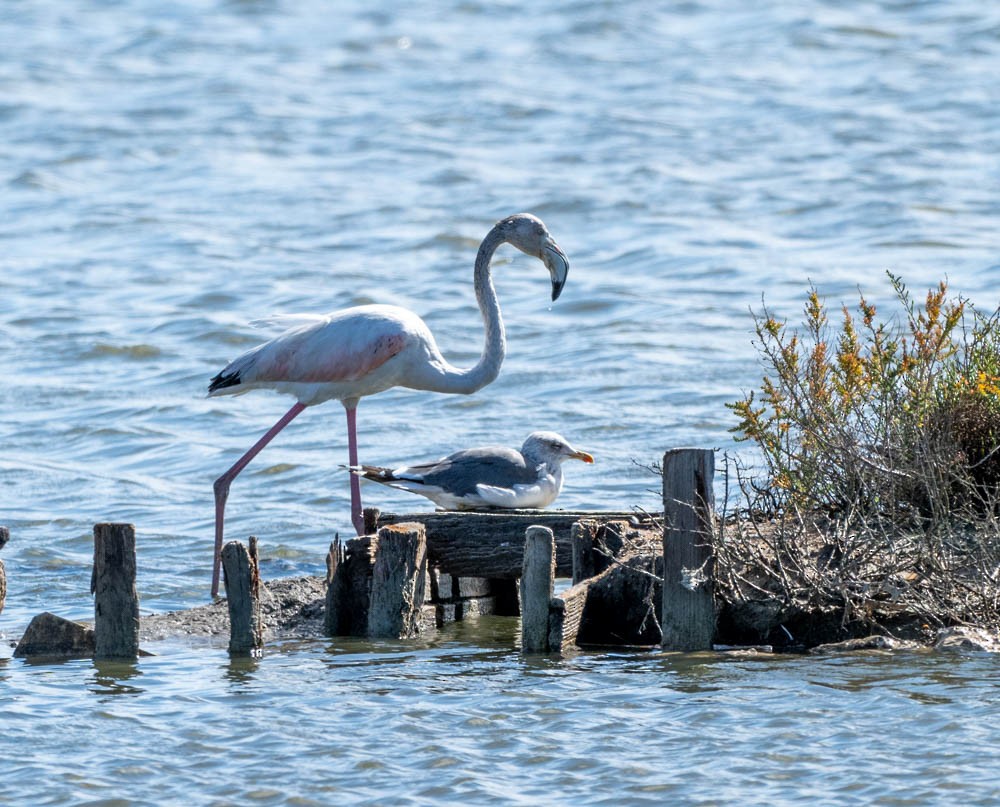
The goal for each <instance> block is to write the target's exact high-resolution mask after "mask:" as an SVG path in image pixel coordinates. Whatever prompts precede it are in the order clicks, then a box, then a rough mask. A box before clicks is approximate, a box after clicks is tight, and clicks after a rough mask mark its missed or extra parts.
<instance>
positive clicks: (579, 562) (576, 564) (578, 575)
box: [569, 521, 598, 585]
mask: <svg viewBox="0 0 1000 807" xmlns="http://www.w3.org/2000/svg"><path fill="white" fill-rule="evenodd" d="M597 527H598V525H597V522H595V521H574V522H573V526H572V527H571V528H570V531H569V542H570V549H571V550H572V553H573V585H576V584H577V583H579V582H581V581H582V580H586V579H587V578H588V577H593V576H594V574H595V572H594V537H595V536H596V535H597Z"/></svg>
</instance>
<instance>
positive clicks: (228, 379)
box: [208, 373, 241, 392]
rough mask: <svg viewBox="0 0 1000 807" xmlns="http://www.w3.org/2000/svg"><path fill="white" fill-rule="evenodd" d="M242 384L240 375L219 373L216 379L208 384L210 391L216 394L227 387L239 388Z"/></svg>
mask: <svg viewBox="0 0 1000 807" xmlns="http://www.w3.org/2000/svg"><path fill="white" fill-rule="evenodd" d="M240 382H241V379H240V374H239V373H229V374H226V373H219V374H218V375H217V376H216V377H215V378H213V379H212V380H211V381H209V382H208V391H209V392H215V391H216V390H220V389H225V388H226V387H235V386H238V385H239V384H240Z"/></svg>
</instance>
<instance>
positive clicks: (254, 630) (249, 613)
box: [222, 537, 264, 656]
mask: <svg viewBox="0 0 1000 807" xmlns="http://www.w3.org/2000/svg"><path fill="white" fill-rule="evenodd" d="M222 574H223V580H224V581H225V586H226V602H227V603H228V607H229V652H230V653H231V654H233V655H237V656H240V655H252V654H253V653H254V652H255V651H256V650H258V649H259V648H260V647H262V646H263V644H264V635H263V630H262V628H261V618H260V572H259V569H258V563H257V539H256V538H253V537H251V538H250V548H249V549H247V547H245V546H244V545H243V544H242V543H241V542H239V541H230V542H229V543H227V544H226V545H225V546H224V547H223V548H222Z"/></svg>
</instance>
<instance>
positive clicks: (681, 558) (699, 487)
mask: <svg viewBox="0 0 1000 807" xmlns="http://www.w3.org/2000/svg"><path fill="white" fill-rule="evenodd" d="M714 473H715V455H714V454H713V452H712V451H711V449H701V448H678V449H674V450H672V451H668V452H666V454H664V455H663V512H664V517H663V524H664V527H663V611H662V619H661V626H662V629H663V647H664V648H666V649H668V650H683V651H693V650H711V648H712V638H713V636H714V634H715V597H714V591H713V588H714V585H713V580H712V575H713V573H714V569H713V565H712V537H711V535H712V526H711V525H712V519H713V511H714V503H715V495H714V492H713V489H712V478H713V475H714Z"/></svg>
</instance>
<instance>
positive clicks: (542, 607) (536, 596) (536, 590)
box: [521, 526, 556, 653]
mask: <svg viewBox="0 0 1000 807" xmlns="http://www.w3.org/2000/svg"><path fill="white" fill-rule="evenodd" d="M555 576H556V553H555V539H554V538H553V535H552V530H550V529H549V528H548V527H538V526H534V527H528V529H527V531H526V532H525V537H524V565H523V568H522V571H521V652H522V653H546V652H548V649H549V600H550V599H552V587H553V584H554V583H555Z"/></svg>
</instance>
